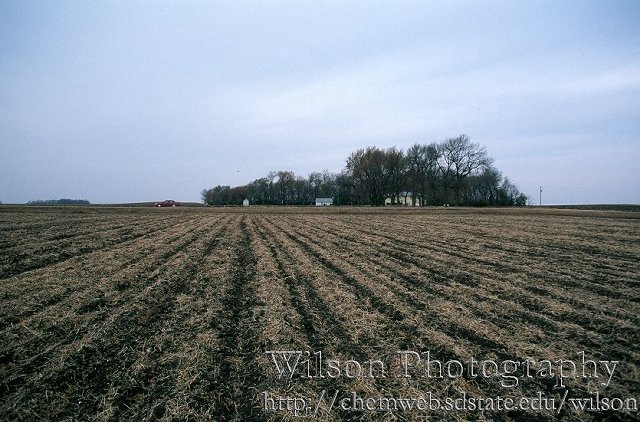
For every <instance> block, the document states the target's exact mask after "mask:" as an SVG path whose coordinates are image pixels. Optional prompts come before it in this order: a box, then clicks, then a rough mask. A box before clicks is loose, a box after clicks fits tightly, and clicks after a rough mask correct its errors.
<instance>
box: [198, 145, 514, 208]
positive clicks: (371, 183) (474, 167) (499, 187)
mask: <svg viewBox="0 0 640 422" xmlns="http://www.w3.org/2000/svg"><path fill="white" fill-rule="evenodd" d="M201 194H202V200H203V202H204V203H205V204H208V205H240V204H242V201H243V200H244V199H248V200H249V201H250V203H251V204H256V205H310V204H314V203H315V198H333V203H334V205H373V206H381V205H385V204H390V205H401V204H402V205H411V206H417V205H420V206H425V205H444V204H450V205H471V206H512V205H516V206H524V205H526V203H527V196H526V195H524V194H523V193H521V192H520V191H519V190H518V188H517V187H516V186H515V185H514V184H513V183H512V182H511V181H510V180H509V178H507V177H505V176H503V175H502V173H501V172H500V171H499V170H498V169H497V168H495V167H494V166H493V159H491V157H489V156H488V154H487V150H486V148H485V147H484V146H482V145H480V144H478V143H474V142H471V140H470V138H469V137H468V136H467V135H460V136H458V137H455V138H449V139H446V140H445V141H442V142H439V143H435V142H434V143H430V144H419V143H416V144H414V145H412V146H411V147H410V148H408V149H407V150H406V151H403V150H402V149H398V148H396V147H390V148H387V149H380V148H378V147H375V146H369V147H366V148H361V149H358V150H357V151H354V152H352V153H351V154H350V155H349V157H348V158H347V160H346V166H345V168H344V169H343V170H342V171H341V172H340V173H332V172H329V171H327V170H324V171H323V172H313V173H311V174H309V175H308V176H307V177H302V176H297V175H295V174H294V172H292V171H283V170H280V171H271V172H269V174H267V175H266V177H262V178H259V179H256V180H254V181H253V182H251V183H249V184H247V185H244V186H236V187H231V186H222V185H218V186H215V187H213V188H211V189H205V190H203V191H202V193H201Z"/></svg>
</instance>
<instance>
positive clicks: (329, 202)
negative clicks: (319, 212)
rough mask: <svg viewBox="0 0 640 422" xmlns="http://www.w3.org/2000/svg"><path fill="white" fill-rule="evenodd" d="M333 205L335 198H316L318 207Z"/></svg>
mask: <svg viewBox="0 0 640 422" xmlns="http://www.w3.org/2000/svg"><path fill="white" fill-rule="evenodd" d="M329 205H333V198H316V207H324V206H329Z"/></svg>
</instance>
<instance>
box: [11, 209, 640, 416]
mask: <svg viewBox="0 0 640 422" xmlns="http://www.w3.org/2000/svg"><path fill="white" fill-rule="evenodd" d="M638 217H640V215H638V213H623V212H608V211H603V212H594V211H574V210H553V211H552V210H546V211H545V210H469V209H425V210H390V209H381V210H374V209H340V208H338V209H331V210H316V209H288V208H283V209H278V208H272V209H260V208H250V209H227V210H225V209H209V208H202V209H196V208H194V209H188V208H183V209H136V208H99V207H84V208H81V207H78V208H55V207H51V208H35V207H34V208H28V207H8V206H4V207H0V303H1V307H0V381H1V384H0V419H2V420H20V419H22V420H51V419H54V420H61V419H82V420H87V419H88V420H155V419H165V420H174V419H176V420H202V419H212V420H265V419H266V420H281V419H295V418H297V417H299V416H304V417H308V418H315V419H323V420H341V419H353V420H360V419H365V420H380V419H384V420H420V419H422V418H425V417H430V418H445V419H455V420H466V419H483V418H487V419H498V420H502V419H504V420H508V419H523V418H524V419H533V418H540V419H542V420H547V419H556V418H558V419H585V420H590V419H594V418H597V419H599V418H602V417H607V418H612V419H629V418H637V417H638V412H637V409H636V410H635V411H634V410H633V409H628V407H629V406H628V405H632V404H633V401H634V400H638V399H640V366H639V365H640V328H639V327H640V219H638ZM427 351H428V352H429V355H427V354H426V352H427ZM398 352H401V353H398ZM298 358H299V360H298ZM418 358H420V360H418ZM427 358H429V359H430V361H431V363H430V364H426V365H425V362H426V359H427ZM474 360H476V361H477V364H476V366H475V369H476V370H475V373H474V371H473V361H474ZM545 360H547V361H548V362H549V365H548V367H547V370H546V371H545V370H544V369H545V365H546V364H545V363H544V362H543V361H545ZM436 361H438V362H440V363H441V364H442V365H441V366H442V368H440V367H439V366H438V362H436ZM590 361H593V362H594V363H593V364H591V363H590ZM447 362H448V363H447ZM457 362H459V363H461V365H458V364H457ZM481 362H484V363H481ZM505 362H517V363H519V364H517V365H516V364H513V365H512V364H511V363H505ZM524 362H530V363H531V366H530V367H528V368H526V367H525V365H524V364H523V363H524ZM570 362H571V363H570ZM605 362H606V363H605ZM613 362H617V363H615V364H614V363H613ZM296 363H298V365H297V366H295V364H296ZM493 363H495V366H494V365H493ZM287 364H289V367H287ZM572 364H573V365H574V366H575V368H574V367H572ZM470 366H471V368H469V367H470ZM512 366H513V368H512ZM612 368H613V370H612ZM289 369H291V372H292V373H291V374H289ZM470 369H471V371H470ZM512 369H513V370H512ZM573 369H575V370H573ZM572 370H573V371H572ZM289 375H290V376H289ZM596 376H597V377H596ZM510 383H511V384H510ZM605 383H606V386H605V385H603V384H605ZM514 384H515V385H514ZM497 397H502V398H503V399H504V398H512V399H513V401H515V402H516V403H518V404H519V405H520V407H519V408H513V407H511V408H509V409H505V408H498V407H497V403H498V401H499V400H498V399H497ZM539 397H545V398H548V399H549V400H551V399H553V400H554V406H553V408H544V409H535V408H528V409H523V408H522V403H520V401H521V399H522V398H531V399H532V400H531V401H529V403H530V404H531V403H532V402H533V399H534V398H539ZM596 397H597V399H596ZM420 398H422V399H423V401H420V400H419V399H420ZM447 398H451V399H460V400H463V399H464V400H466V401H460V402H459V404H460V405H462V403H465V406H466V407H465V408H464V409H463V408H460V409H457V408H456V409H457V410H455V409H446V408H445V402H446V399H447ZM470 398H471V399H475V400H476V401H475V402H474V403H475V408H471V407H472V405H471V404H470V403H471V401H473V400H469V399H470ZM480 398H483V399H484V398H493V399H494V401H493V402H492V403H493V405H492V406H491V407H484V408H480V407H481V405H480V404H479V403H480V401H479V400H478V399H480ZM580 398H590V399H591V400H592V401H591V402H590V403H591V404H593V401H594V400H599V404H600V407H599V408H597V409H596V408H593V407H591V408H590V409H588V410H584V411H581V410H575V408H574V407H575V404H574V403H576V402H570V399H574V400H577V399H580ZM410 399H416V401H414V402H413V406H411V405H409V404H407V403H410V402H409V401H408V400H410ZM434 399H435V400H438V401H437V402H436V401H434ZM604 399H607V400H608V401H607V403H609V407H608V408H604V407H603V400H604ZM358 400H360V401H358ZM385 400H386V401H385ZM402 400H407V401H406V402H405V401H402ZM617 400H619V401H620V403H622V405H624V406H626V407H624V408H618V407H619V406H618V404H619V402H618V401H617ZM436 403H439V404H440V405H442V407H440V408H438V409H436V408H434V406H436ZM486 403H489V402H488V401H487V402H485V404H486ZM560 403H563V405H562V406H559V405H560ZM503 404H505V405H506V403H503ZM570 404H572V405H573V406H574V407H571V406H570ZM385 405H386V407H385ZM425 406H426V408H425ZM429 406H431V407H429ZM530 407H531V406H530ZM559 407H560V408H559Z"/></svg>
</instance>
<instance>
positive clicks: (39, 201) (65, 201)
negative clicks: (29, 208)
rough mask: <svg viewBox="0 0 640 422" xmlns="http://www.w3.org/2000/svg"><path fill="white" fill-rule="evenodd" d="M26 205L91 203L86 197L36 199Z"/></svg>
mask: <svg viewBox="0 0 640 422" xmlns="http://www.w3.org/2000/svg"><path fill="white" fill-rule="evenodd" d="M27 205H91V202H89V201H87V200H86V199H68V198H62V199H44V200H43V199H36V200H35V201H29V202H27Z"/></svg>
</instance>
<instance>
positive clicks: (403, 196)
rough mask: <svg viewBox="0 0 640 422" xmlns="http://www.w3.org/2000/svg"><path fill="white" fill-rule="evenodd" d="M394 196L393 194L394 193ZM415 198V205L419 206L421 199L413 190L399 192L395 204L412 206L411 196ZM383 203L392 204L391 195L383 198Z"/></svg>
mask: <svg viewBox="0 0 640 422" xmlns="http://www.w3.org/2000/svg"><path fill="white" fill-rule="evenodd" d="M394 196H395V195H394ZM414 196H415V197H416V198H415V206H416V207H419V206H420V205H421V204H420V202H421V199H420V195H418V194H414V193H413V192H400V196H398V198H397V201H396V204H397V205H402V206H405V207H410V206H413V197H414ZM384 204H385V205H391V204H393V198H392V197H391V196H387V197H386V198H385V199H384Z"/></svg>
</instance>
